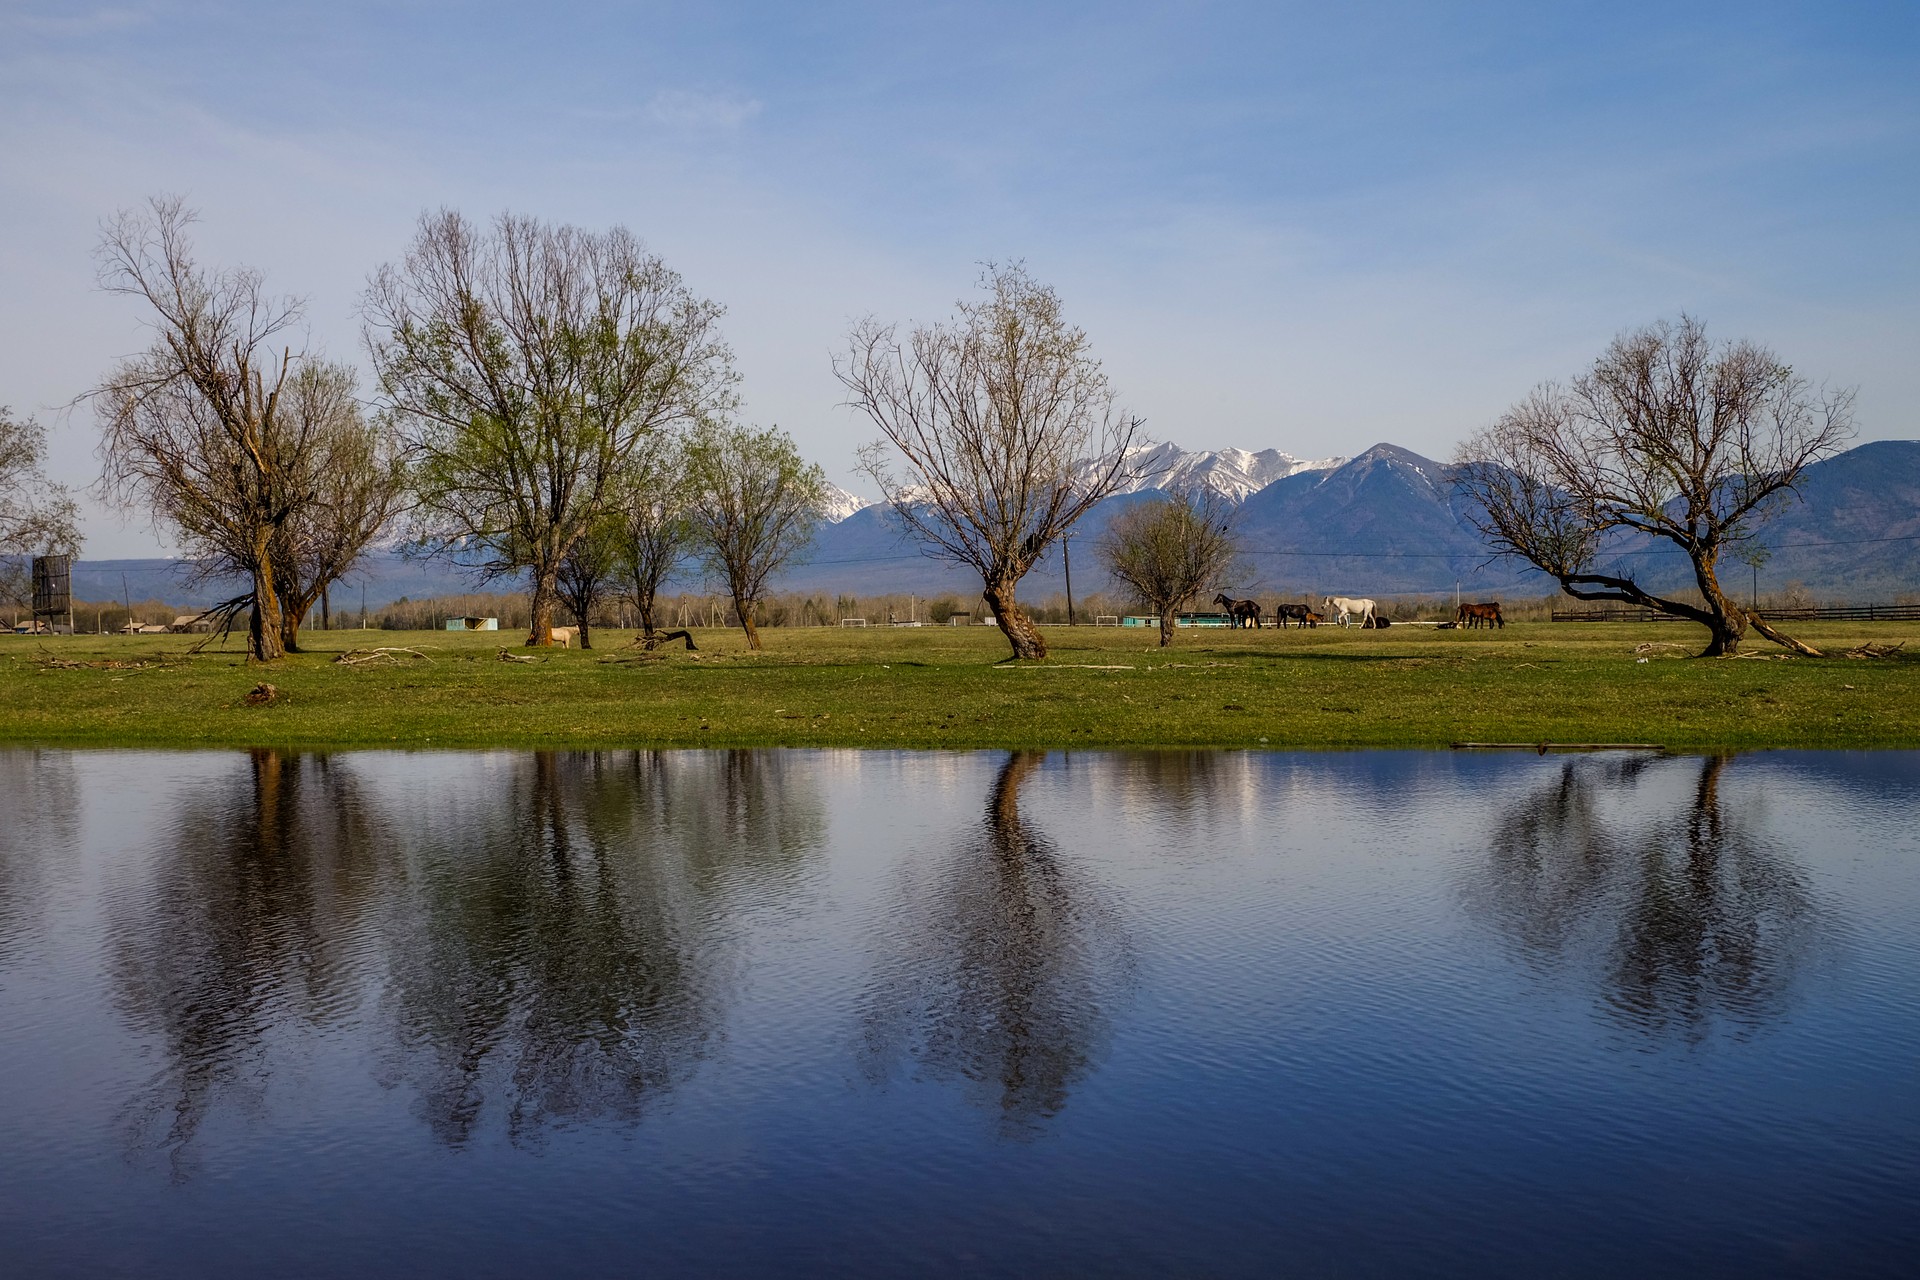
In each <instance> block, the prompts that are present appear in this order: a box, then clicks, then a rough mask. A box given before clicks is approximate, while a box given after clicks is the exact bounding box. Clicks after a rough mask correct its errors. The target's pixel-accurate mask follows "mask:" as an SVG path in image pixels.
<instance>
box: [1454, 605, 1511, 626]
mask: <svg viewBox="0 0 1920 1280" xmlns="http://www.w3.org/2000/svg"><path fill="white" fill-rule="evenodd" d="M1453 621H1454V625H1456V626H1462V627H1501V628H1505V627H1506V625H1507V620H1506V619H1505V618H1503V617H1501V616H1500V602H1499V601H1498V600H1485V601H1482V602H1481V603H1479V604H1463V605H1461V606H1460V608H1459V609H1458V610H1456V611H1455V613H1454V615H1453Z"/></svg>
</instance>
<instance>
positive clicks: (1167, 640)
mask: <svg viewBox="0 0 1920 1280" xmlns="http://www.w3.org/2000/svg"><path fill="white" fill-rule="evenodd" d="M1172 643H1173V610H1171V609H1162V610H1161V611H1160V647H1161V648H1162V649H1164V648H1166V647H1167V646H1168V645H1170V644H1172Z"/></svg>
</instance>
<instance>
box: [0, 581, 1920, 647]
mask: <svg viewBox="0 0 1920 1280" xmlns="http://www.w3.org/2000/svg"><path fill="white" fill-rule="evenodd" d="M1253 594H1254V598H1255V599H1258V600H1259V601H1260V604H1261V607H1262V610H1263V611H1265V612H1269V613H1270V612H1271V611H1272V609H1273V606H1274V605H1275V604H1276V603H1279V602H1282V601H1286V602H1294V601H1300V602H1305V603H1307V604H1311V605H1314V606H1318V604H1319V600H1318V598H1317V597H1312V596H1304V595H1278V594H1269V593H1260V592H1255V593H1253ZM1377 598H1378V599H1379V601H1380V610H1381V612H1382V613H1384V614H1386V615H1387V616H1388V617H1390V618H1392V619H1393V620H1394V621H1396V622H1412V621H1415V620H1417V619H1422V618H1429V619H1445V618H1451V617H1452V616H1453V607H1454V600H1453V595H1452V593H1450V592H1449V593H1445V594H1435V593H1427V594H1408V595H1398V596H1387V595H1381V596H1378V597H1377ZM1475 598H1477V597H1470V596H1465V595H1463V596H1462V597H1461V599H1463V600H1472V599H1475ZM1498 598H1499V600H1500V603H1501V607H1502V611H1503V612H1504V614H1505V615H1506V617H1507V619H1508V620H1509V621H1513V622H1545V621H1546V620H1547V617H1548V615H1549V614H1550V613H1551V612H1552V611H1553V610H1555V609H1568V608H1579V607H1581V602H1579V601H1576V600H1573V599H1572V597H1570V596H1566V595H1561V594H1559V593H1557V592H1556V593H1554V594H1551V595H1541V596H1500V597H1498ZM1022 603H1023V604H1024V605H1025V606H1026V609H1027V611H1028V613H1029V614H1031V615H1032V617H1033V618H1034V620H1035V621H1036V622H1039V623H1042V624H1046V625H1060V624H1064V623H1066V622H1067V621H1068V613H1067V598H1066V596H1065V595H1064V594H1058V593H1056V594H1054V595H1051V596H1048V597H1046V598H1044V599H1041V600H1038V601H1023V602H1022ZM1848 603H1853V601H1852V600H1851V598H1850V597H1849V598H1841V597H1835V598H1832V599H1827V598H1822V597H1817V596H1815V595H1814V593H1813V592H1811V591H1809V590H1808V589H1807V588H1806V587H1805V586H1804V585H1803V584H1801V583H1798V582H1790V583H1788V584H1787V585H1786V586H1785V587H1784V588H1783V589H1782V590H1780V591H1775V592H1762V593H1761V594H1760V609H1761V611H1762V612H1763V613H1764V612H1765V611H1766V610H1768V609H1801V608H1808V607H1818V606H1827V605H1838V604H1848ZM1884 603H1888V604H1920V592H1911V591H1908V592H1900V593H1897V594H1895V595H1894V596H1893V597H1892V598H1891V599H1889V600H1887V601H1884ZM1212 607H1213V606H1211V605H1210V604H1207V603H1205V602H1196V603H1195V605H1194V608H1195V609H1196V610H1199V611H1202V612H1205V611H1207V610H1210V609H1211V608H1212ZM198 611H199V610H198V609H197V608H196V607H195V606H192V605H182V604H178V603H168V602H167V601H164V600H159V599H153V598H148V599H145V600H136V601H134V602H133V604H132V607H131V608H129V607H128V605H127V604H126V603H125V602H123V601H96V600H77V601H75V602H74V606H73V613H74V623H75V625H76V627H77V628H78V629H79V630H80V631H82V632H85V633H89V634H94V633H102V632H106V633H112V632H117V631H119V630H120V629H121V628H123V627H125V626H126V624H127V620H128V618H130V617H131V618H132V619H133V620H134V621H136V622H139V623H141V624H143V625H158V626H165V625H167V624H168V623H171V622H172V621H173V620H174V619H175V618H178V617H181V616H183V615H188V614H194V613H197V612H198ZM1145 612H1147V610H1146V609H1145V607H1144V606H1142V605H1141V604H1139V603H1138V602H1137V601H1131V600H1128V599H1126V598H1125V597H1124V596H1121V595H1117V594H1114V593H1110V592H1095V593H1093V594H1091V595H1086V596H1078V595H1076V596H1075V597H1074V601H1073V620H1074V621H1077V622H1080V623H1084V624H1091V623H1092V622H1093V621H1094V620H1095V619H1096V618H1100V617H1120V616H1124V615H1127V614H1141V613H1145ZM957 613H964V614H967V615H968V616H969V619H970V620H971V621H973V622H981V621H983V620H984V619H985V618H986V617H987V609H986V606H985V605H984V604H983V603H982V602H981V601H980V600H979V598H977V597H975V598H972V599H968V598H965V597H962V596H960V595H959V594H957V593H947V594H944V595H937V596H923V595H913V594H909V593H905V592H900V593H892V594H880V595H855V594H836V595H831V596H829V595H825V594H820V593H814V594H805V593H800V592H789V593H786V594H784V595H777V596H770V597H768V598H767V599H766V600H764V601H762V602H761V607H760V613H759V616H758V622H759V625H761V626H763V627H819V626H829V627H830V626H838V625H839V624H840V622H841V620H842V619H854V618H859V619H864V620H865V621H866V622H867V624H868V625H870V626H884V625H886V624H887V623H889V622H910V621H911V622H922V623H926V624H929V625H933V626H945V625H947V624H948V622H950V621H951V619H952V618H953V616H954V615H955V614H957ZM0 616H4V617H6V619H7V624H8V626H9V627H12V626H13V625H14V624H16V623H18V622H21V621H23V620H24V619H25V618H26V616H27V610H26V609H25V608H24V607H23V606H19V605H15V606H13V607H12V608H11V611H10V612H8V613H5V614H0ZM460 617H480V618H498V619H499V620H500V628H501V630H502V631H519V630H524V629H525V628H527V627H528V626H529V625H530V622H531V619H530V616H529V611H528V598H527V595H526V593H525V592H524V591H520V592H513V593H505V592H488V591H478V592H470V593H466V594H461V595H444V596H433V597H430V598H428V599H424V600H410V599H406V598H404V597H403V598H401V599H399V600H396V601H394V602H393V603H391V604H386V605H381V606H378V607H376V608H371V609H368V610H366V611H365V612H364V613H363V612H362V611H361V610H360V609H359V608H357V607H356V608H351V609H335V610H333V612H332V614H331V617H330V618H329V621H328V627H327V628H326V629H330V630H335V631H342V630H350V629H358V628H361V627H367V628H372V629H375V630H386V631H437V630H440V629H441V628H443V627H444V626H445V625H446V622H447V619H449V618H460ZM657 620H658V622H659V623H660V625H663V626H671V627H737V626H739V625H740V621H739V618H738V617H737V616H736V615H735V613H734V607H733V602H732V601H731V600H730V599H729V598H728V597H727V596H726V595H724V594H721V593H711V592H710V593H691V592H689V593H682V594H679V595H672V596H662V597H661V599H660V605H659V611H658V614H657ZM575 621H577V619H575ZM591 621H592V623H593V625H594V626H596V627H615V628H632V627H637V626H638V625H639V622H638V619H637V617H636V616H635V614H634V611H633V607H632V605H631V604H630V603H628V602H627V601H624V600H619V599H615V600H612V601H609V602H607V603H605V604H603V605H601V606H600V607H598V608H597V609H595V611H594V613H593V617H592V619H591ZM244 624H245V620H244V619H242V620H241V624H240V625H241V627H244ZM307 626H308V627H309V628H311V629H313V630H321V629H322V627H321V622H320V619H319V617H318V616H313V617H310V618H309V619H308V621H307Z"/></svg>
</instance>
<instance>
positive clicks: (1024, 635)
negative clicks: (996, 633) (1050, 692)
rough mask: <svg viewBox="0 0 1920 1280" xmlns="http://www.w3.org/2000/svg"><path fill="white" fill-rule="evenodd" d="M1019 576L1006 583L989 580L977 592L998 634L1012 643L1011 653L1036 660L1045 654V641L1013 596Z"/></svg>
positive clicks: (1018, 656) (1021, 657)
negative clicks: (979, 591)
mask: <svg viewBox="0 0 1920 1280" xmlns="http://www.w3.org/2000/svg"><path fill="white" fill-rule="evenodd" d="M1017 583H1018V579H1014V580H1012V581H1008V582H989V583H987V586H986V589H985V590H984V591H982V592H981V593H980V595H981V598H983V599H984V600H985V601H986V602H987V607H988V608H990V609H992V610H993V620H994V621H995V622H997V623H999V624H1000V631H1001V634H1003V635H1004V636H1006V638H1007V643H1008V644H1010V645H1012V646H1013V656H1014V657H1016V658H1020V659H1039V658H1044V657H1046V656H1047V642H1046V641H1045V640H1042V639H1041V638H1040V629H1039V628H1038V627H1036V626H1034V625H1033V619H1031V618H1029V617H1028V616H1027V611H1026V610H1025V609H1022V608H1021V607H1020V604H1019V602H1018V601H1017V600H1015V599H1014V595H1013V593H1014V588H1015V586H1016V585H1017Z"/></svg>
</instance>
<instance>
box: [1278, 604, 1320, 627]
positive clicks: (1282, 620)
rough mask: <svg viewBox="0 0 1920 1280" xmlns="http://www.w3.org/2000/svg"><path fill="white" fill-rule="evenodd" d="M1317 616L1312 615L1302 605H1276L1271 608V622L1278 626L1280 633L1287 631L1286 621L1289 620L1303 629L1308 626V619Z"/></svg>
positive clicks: (1311, 611) (1312, 613)
mask: <svg viewBox="0 0 1920 1280" xmlns="http://www.w3.org/2000/svg"><path fill="white" fill-rule="evenodd" d="M1318 616H1319V615H1318V614H1316V613H1314V611H1313V610H1312V609H1309V608H1308V607H1307V606H1306V605H1304V604H1277V605H1275V606H1273V620H1274V622H1275V623H1277V624H1279V627H1280V629H1281V630H1282V631H1285V630H1286V629H1287V619H1289V618H1291V619H1293V620H1294V621H1295V622H1297V623H1299V624H1300V625H1301V626H1303V627H1304V626H1307V625H1308V623H1307V619H1308V618H1310V617H1318Z"/></svg>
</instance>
